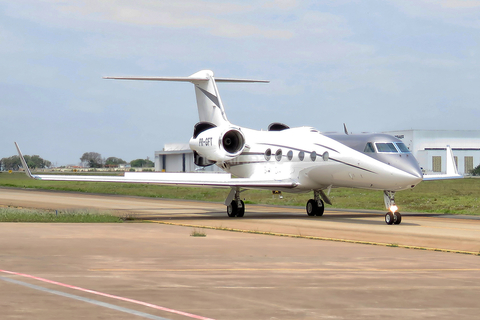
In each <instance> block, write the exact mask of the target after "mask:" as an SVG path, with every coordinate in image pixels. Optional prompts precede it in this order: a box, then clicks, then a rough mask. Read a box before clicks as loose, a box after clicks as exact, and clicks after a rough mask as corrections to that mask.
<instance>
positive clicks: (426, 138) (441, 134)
mask: <svg viewBox="0 0 480 320" xmlns="http://www.w3.org/2000/svg"><path fill="white" fill-rule="evenodd" d="M384 133H386V134H390V135H392V136H395V137H397V138H399V139H400V140H402V141H403V143H405V145H406V146H407V147H408V148H409V149H410V151H411V152H412V153H413V155H414V156H415V158H416V159H417V161H418V162H419V164H420V166H421V167H422V168H423V170H424V171H425V172H427V173H429V172H437V173H440V172H443V173H445V170H446V163H447V161H446V146H447V145H450V147H451V148H452V151H453V156H454V157H455V164H456V165H457V168H458V173H460V174H469V172H470V171H471V170H472V169H473V168H475V167H476V166H478V165H479V164H480V130H400V131H388V132H384Z"/></svg>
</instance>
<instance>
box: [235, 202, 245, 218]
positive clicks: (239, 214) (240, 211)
mask: <svg viewBox="0 0 480 320" xmlns="http://www.w3.org/2000/svg"><path fill="white" fill-rule="evenodd" d="M240 205H241V207H240V206H238V208H237V217H239V218H241V217H243V215H244V214H245V203H244V202H243V200H240Z"/></svg>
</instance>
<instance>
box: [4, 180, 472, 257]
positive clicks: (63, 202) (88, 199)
mask: <svg viewBox="0 0 480 320" xmlns="http://www.w3.org/2000/svg"><path fill="white" fill-rule="evenodd" d="M0 205H3V206H20V207H30V208H46V209H54V210H55V209H69V208H70V209H71V208H89V209H97V210H108V211H113V212H115V213H116V214H118V215H126V214H129V215H133V216H135V217H136V218H139V219H145V220H155V221H165V222H168V223H178V224H184V225H195V226H207V227H215V228H230V229H238V230H245V231H257V232H269V233H280V234H287V235H297V236H310V237H318V238H330V239H338V240H348V241H360V242H374V243H381V244H387V245H393V246H412V247H415V246H416V247H423V248H431V249H439V250H458V251H465V252H471V253H479V252H480V219H479V218H480V217H456V216H444V215H438V214H418V213H402V214H403V219H402V223H401V224H400V225H393V226H388V225H386V224H385V222H384V213H383V212H376V211H367V210H349V211H347V210H329V209H328V207H327V209H326V210H325V214H324V216H322V217H308V216H307V215H306V214H305V210H304V209H303V208H296V207H295V208H292V207H279V206H264V205H248V204H247V205H246V213H245V217H243V218H228V217H227V216H226V212H225V206H224V205H223V204H220V203H209V202H200V201H185V200H165V199H152V198H142V197H126V196H115V195H91V194H84V193H69V192H51V191H39V190H22V189H13V188H0Z"/></svg>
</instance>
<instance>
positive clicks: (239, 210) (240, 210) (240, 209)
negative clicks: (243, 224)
mask: <svg viewBox="0 0 480 320" xmlns="http://www.w3.org/2000/svg"><path fill="white" fill-rule="evenodd" d="M240 192H241V191H240V189H239V188H235V189H233V188H232V190H231V191H230V193H229V194H228V197H227V200H225V205H226V206H227V215H228V216H229V217H230V218H235V217H238V218H241V217H243V215H244V214H245V203H244V202H243V200H240Z"/></svg>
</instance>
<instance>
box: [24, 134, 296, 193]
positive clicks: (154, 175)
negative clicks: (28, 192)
mask: <svg viewBox="0 0 480 320" xmlns="http://www.w3.org/2000/svg"><path fill="white" fill-rule="evenodd" d="M15 146H16V147H17V151H18V155H19V156H20V160H21V161H22V166H23V168H24V169H25V173H26V174H27V176H29V177H30V178H32V179H36V180H44V181H83V182H117V183H145V184H156V185H182V186H204V187H225V188H226V187H230V188H234V187H240V188H247V189H277V188H278V189H280V188H287V189H291V188H295V187H296V186H297V185H298V183H297V182H296V181H294V180H292V179H284V180H258V179H251V178H232V176H231V175H230V174H227V173H186V172H185V173H170V172H168V173H167V172H125V174H124V175H123V176H98V175H97V176H95V175H78V174H73V175H56V174H40V175H34V174H32V173H31V171H30V169H29V168H28V165H27V162H26V161H25V158H24V157H23V154H22V152H21V151H20V148H19V147H18V144H17V143H16V142H15Z"/></svg>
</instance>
